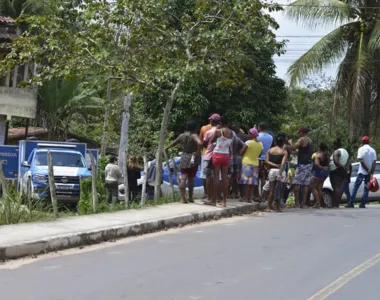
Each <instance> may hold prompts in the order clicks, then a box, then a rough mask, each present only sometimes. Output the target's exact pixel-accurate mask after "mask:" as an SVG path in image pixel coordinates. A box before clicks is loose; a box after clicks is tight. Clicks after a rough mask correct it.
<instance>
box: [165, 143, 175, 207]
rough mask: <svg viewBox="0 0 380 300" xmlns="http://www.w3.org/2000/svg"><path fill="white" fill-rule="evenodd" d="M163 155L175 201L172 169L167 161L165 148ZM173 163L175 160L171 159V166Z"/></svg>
mask: <svg viewBox="0 0 380 300" xmlns="http://www.w3.org/2000/svg"><path fill="white" fill-rule="evenodd" d="M164 157H165V161H166V167H167V168H168V176H169V183H170V189H171V191H172V197H173V201H175V191H174V183H173V173H172V170H171V168H170V162H169V158H168V154H167V153H166V151H165V150H164ZM174 164H175V161H173V168H174Z"/></svg>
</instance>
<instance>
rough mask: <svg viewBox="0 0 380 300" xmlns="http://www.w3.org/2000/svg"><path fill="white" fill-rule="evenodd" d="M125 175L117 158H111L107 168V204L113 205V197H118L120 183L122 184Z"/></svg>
mask: <svg viewBox="0 0 380 300" xmlns="http://www.w3.org/2000/svg"><path fill="white" fill-rule="evenodd" d="M122 178H123V174H122V173H121V171H120V169H119V166H118V165H117V158H116V156H111V157H110V159H109V162H108V164H107V166H106V168H105V181H106V182H105V184H106V198H107V203H108V204H112V203H113V197H116V199H117V197H118V188H119V182H121V180H122Z"/></svg>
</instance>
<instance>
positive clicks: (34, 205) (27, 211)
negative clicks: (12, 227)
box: [0, 189, 54, 225]
mask: <svg viewBox="0 0 380 300" xmlns="http://www.w3.org/2000/svg"><path fill="white" fill-rule="evenodd" d="M52 219H54V215H53V213H52V209H51V207H50V206H49V205H47V203H46V202H45V201H43V200H33V201H32V202H31V203H29V204H28V205H25V197H23V196H21V195H20V194H19V193H17V192H16V191H15V190H14V189H10V191H9V192H8V195H7V196H4V197H3V198H1V199H0V225H9V224H18V223H26V222H35V221H46V220H52Z"/></svg>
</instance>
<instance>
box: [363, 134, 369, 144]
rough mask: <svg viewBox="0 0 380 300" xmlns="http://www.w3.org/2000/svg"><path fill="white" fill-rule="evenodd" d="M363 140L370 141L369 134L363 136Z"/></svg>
mask: <svg viewBox="0 0 380 300" xmlns="http://www.w3.org/2000/svg"><path fill="white" fill-rule="evenodd" d="M362 142H366V143H369V142H370V139H369V136H363V137H362Z"/></svg>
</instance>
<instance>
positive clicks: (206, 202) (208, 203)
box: [203, 201, 216, 206]
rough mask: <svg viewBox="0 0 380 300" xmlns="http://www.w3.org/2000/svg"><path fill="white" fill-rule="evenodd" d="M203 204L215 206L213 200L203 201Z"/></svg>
mask: <svg viewBox="0 0 380 300" xmlns="http://www.w3.org/2000/svg"><path fill="white" fill-rule="evenodd" d="M203 204H204V205H209V206H216V203H215V202H211V201H204V202H203Z"/></svg>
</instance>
